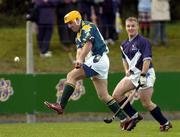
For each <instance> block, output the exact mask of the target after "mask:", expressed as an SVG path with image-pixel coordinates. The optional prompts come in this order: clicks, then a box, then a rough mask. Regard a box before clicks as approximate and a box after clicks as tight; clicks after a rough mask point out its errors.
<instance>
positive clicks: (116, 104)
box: [107, 99, 127, 122]
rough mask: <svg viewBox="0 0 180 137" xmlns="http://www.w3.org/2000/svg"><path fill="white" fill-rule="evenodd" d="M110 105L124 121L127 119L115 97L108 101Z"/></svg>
mask: <svg viewBox="0 0 180 137" xmlns="http://www.w3.org/2000/svg"><path fill="white" fill-rule="evenodd" d="M107 105H108V107H109V108H110V110H111V111H112V112H113V113H114V114H116V116H117V117H118V118H119V119H120V120H121V121H122V122H123V121H125V120H126V118H127V117H126V115H125V114H124V112H123V111H122V110H120V106H119V105H118V103H117V102H116V100H115V99H111V100H110V101H109V102H108V103H107Z"/></svg>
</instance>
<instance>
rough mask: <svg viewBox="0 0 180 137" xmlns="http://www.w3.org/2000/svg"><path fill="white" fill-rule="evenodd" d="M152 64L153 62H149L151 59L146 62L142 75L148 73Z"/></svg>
mask: <svg viewBox="0 0 180 137" xmlns="http://www.w3.org/2000/svg"><path fill="white" fill-rule="evenodd" d="M150 63H151V60H149V59H147V60H144V62H143V67H142V70H141V74H146V73H147V71H148V69H149V65H150Z"/></svg>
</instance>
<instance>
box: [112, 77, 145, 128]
mask: <svg viewBox="0 0 180 137" xmlns="http://www.w3.org/2000/svg"><path fill="white" fill-rule="evenodd" d="M134 88H135V86H134V85H133V83H132V82H131V80H129V79H128V78H127V77H124V78H123V79H122V80H121V81H120V82H119V83H118V84H117V86H116V88H115V89H114V92H113V97H114V98H115V99H116V100H118V102H119V105H120V106H121V105H122V104H123V103H124V102H125V101H126V100H127V97H125V96H124V94H125V93H126V92H127V91H130V90H131V89H134ZM123 110H124V111H125V112H126V113H127V114H128V116H129V117H130V118H131V120H130V121H129V122H128V123H126V124H124V125H121V127H122V130H128V131H130V130H132V129H133V128H134V127H135V126H136V124H137V123H138V122H139V121H140V120H142V116H141V115H140V114H138V112H137V111H136V110H135V109H134V108H133V107H132V105H131V104H130V102H128V103H127V104H126V105H125V107H124V108H123Z"/></svg>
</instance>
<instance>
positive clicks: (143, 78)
mask: <svg viewBox="0 0 180 137" xmlns="http://www.w3.org/2000/svg"><path fill="white" fill-rule="evenodd" d="M146 82H147V78H146V74H141V76H140V78H139V84H140V86H141V87H144V86H146Z"/></svg>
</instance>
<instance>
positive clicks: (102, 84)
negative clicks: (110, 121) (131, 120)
mask: <svg viewBox="0 0 180 137" xmlns="http://www.w3.org/2000/svg"><path fill="white" fill-rule="evenodd" d="M92 80H93V84H94V86H95V89H96V92H97V95H98V97H99V99H100V100H101V101H102V102H104V103H106V104H107V106H108V107H109V109H110V110H111V111H112V112H113V113H115V114H117V115H116V116H117V117H118V118H119V119H120V120H121V123H123V122H125V121H126V120H127V118H126V115H125V114H124V113H123V112H122V111H119V108H120V107H119V105H118V103H117V102H116V100H115V99H113V98H112V96H110V95H109V93H108V90H107V79H98V78H96V77H93V79H92ZM118 111H119V112H118Z"/></svg>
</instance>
